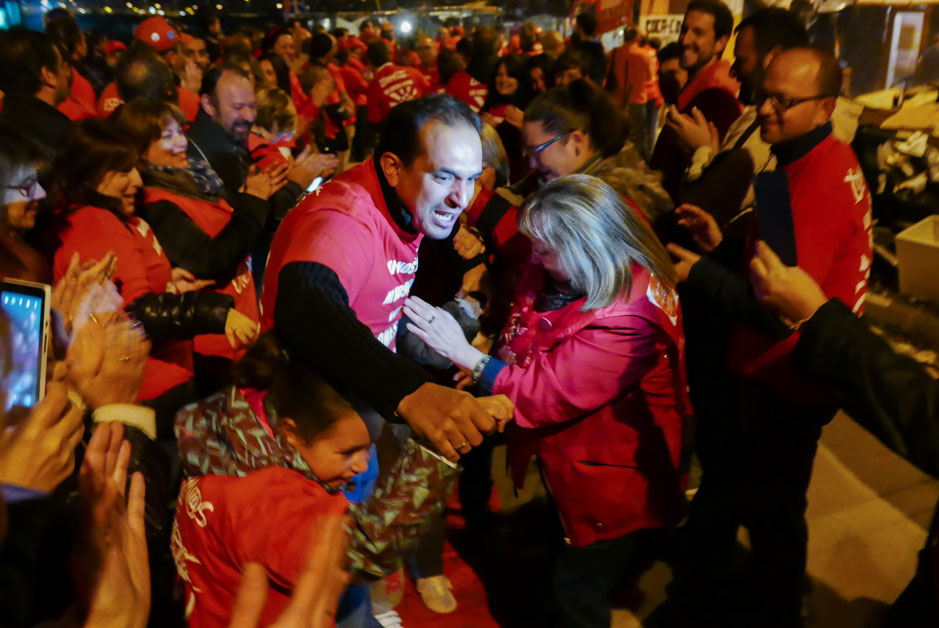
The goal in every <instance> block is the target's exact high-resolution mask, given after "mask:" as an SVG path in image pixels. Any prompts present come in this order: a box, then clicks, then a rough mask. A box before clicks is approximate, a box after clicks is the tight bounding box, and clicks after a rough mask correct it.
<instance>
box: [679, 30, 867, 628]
mask: <svg viewBox="0 0 939 628" xmlns="http://www.w3.org/2000/svg"><path fill="white" fill-rule="evenodd" d="M840 86H841V70H840V68H839V66H838V62H837V60H836V59H835V58H834V57H833V56H832V55H830V54H828V53H826V52H822V51H819V50H816V49H812V48H794V49H791V50H788V51H785V52H781V53H779V54H778V55H777V56H776V57H775V59H773V61H772V62H771V63H770V65H769V67H768V68H767V70H766V75H765V78H764V79H763V81H762V86H761V89H760V90H759V91H758V92H757V94H755V97H754V102H755V103H756V107H757V110H756V111H757V115H758V118H759V124H760V137H761V138H762V139H763V141H765V142H767V143H768V144H770V145H771V150H772V152H773V155H774V157H775V159H776V162H777V165H776V171H775V172H764V173H761V174H760V175H759V176H758V177H757V181H756V184H755V189H756V190H757V194H756V203H757V210H756V217H755V218H754V221H753V225H752V226H751V228H750V231H749V233H748V236H747V240H746V244H745V251H746V253H745V254H744V256H743V258H744V259H743V260H740V259H739V258H738V259H737V260H730V261H731V263H730V266H729V268H733V269H735V270H736V269H743V268H749V262H750V259H751V258H752V257H753V252H754V245H755V240H756V239H757V238H759V239H763V240H766V241H767V242H769V243H770V245H771V246H772V247H774V248H775V249H776V250H777V253H779V254H780V256H781V257H782V256H784V255H785V256H789V257H790V259H789V260H786V263H787V264H789V265H796V264H797V265H798V266H800V267H801V268H802V269H803V270H804V271H806V272H807V273H808V274H809V275H811V276H812V277H813V279H815V281H816V282H818V283H819V285H820V286H821V288H822V290H823V292H824V293H825V295H826V296H827V297H828V298H837V299H840V300H841V301H842V302H844V304H845V305H847V306H848V308H850V309H851V310H852V311H854V312H855V313H857V312H859V311H860V309H861V307H862V304H863V302H864V296H865V293H866V289H867V279H868V277H869V274H870V265H871V259H872V251H871V231H870V229H871V199H870V194H869V193H868V189H867V185H866V183H865V181H864V176H863V174H862V172H861V168H860V166H859V164H858V161H857V158H856V156H855V155H854V151H853V150H852V149H851V147H850V146H848V145H847V144H845V143H843V142H841V141H839V140H837V139H836V138H835V137H833V135H832V125H831V115H832V112H833V111H834V108H835V99H836V97H837V94H838V91H839V89H840ZM678 213H679V214H680V215H681V216H682V221H683V223H684V224H685V225H686V226H687V227H688V228H689V229H690V230H691V232H692V234H693V235H694V237H695V240H696V241H697V243H698V244H699V246H700V247H701V248H702V249H704V250H707V251H711V250H713V249H714V248H715V247H716V246H717V245H719V244H720V243H721V241H722V238H723V236H722V233H721V231H720V229H719V227H718V226H717V223H716V222H715V221H714V219H713V218H712V217H711V216H710V215H708V214H706V213H704V212H701V211H700V210H697V209H696V208H689V207H688V206H685V207H683V208H679V210H678ZM669 250H670V251H671V252H672V253H673V254H674V255H675V256H676V257H677V258H678V260H679V261H678V263H677V265H676V268H677V270H678V274H679V277H680V280H681V279H683V280H684V289H685V291H686V292H688V291H690V292H693V293H694V294H696V295H699V298H701V299H704V300H706V301H707V302H709V303H710V308H709V309H710V312H709V316H711V317H718V318H721V317H723V318H727V319H730V320H731V321H732V324H733V328H732V331H731V338H730V346H729V350H728V356H727V365H728V367H729V370H730V372H731V373H732V375H730V376H728V377H729V378H728V380H727V381H726V382H722V383H723V385H725V386H726V387H728V388H729V389H731V390H733V391H735V392H734V394H735V398H734V399H733V403H732V404H730V405H729V407H728V408H727V410H728V412H731V413H732V415H731V416H732V419H731V421H732V422H731V424H730V425H731V430H730V431H727V432H725V433H724V434H723V438H724V439H725V440H726V441H727V442H729V443H732V446H729V447H726V449H725V450H724V452H725V455H726V456H728V457H729V459H728V460H726V462H725V463H723V464H718V465H717V466H716V470H717V473H714V472H713V471H714V469H715V467H714V465H713V464H712V465H711V471H709V470H707V469H705V474H704V476H703V478H702V483H701V488H700V489H699V491H698V493H697V495H696V496H695V500H694V503H693V504H692V509H691V513H690V516H689V534H690V535H691V538H692V542H691V544H692V545H693V546H696V547H702V548H707V549H706V552H707V553H706V554H705V553H704V552H702V555H701V556H699V558H703V559H704V561H703V562H702V564H703V565H704V566H705V568H706V567H707V566H708V560H710V561H711V562H710V565H712V566H713V565H720V564H721V563H723V564H725V565H726V563H727V562H728V561H727V557H728V555H729V554H730V553H732V552H733V551H734V545H735V543H736V534H737V527H738V525H740V524H741V523H743V524H745V525H746V526H747V528H748V530H749V532H750V545H751V549H752V570H753V574H752V577H751V578H750V579H749V582H751V583H752V585H753V596H752V597H751V598H750V599H751V600H752V602H753V608H752V611H753V612H754V613H755V614H756V615H757V617H755V618H753V622H754V623H751V624H748V625H759V626H765V627H776V626H780V627H783V626H784V627H786V628H789V627H792V626H801V625H802V623H801V622H802V595H803V591H804V586H805V581H804V574H805V564H806V546H807V540H808V535H807V528H806V523H805V508H806V490H807V489H808V485H809V479H810V477H811V473H812V463H813V461H814V458H815V451H816V448H817V441H818V438H819V437H820V436H821V431H822V427H823V426H824V425H825V424H827V423H828V422H829V421H830V420H831V419H832V418H833V417H834V415H835V413H836V411H837V406H836V405H835V403H834V402H833V401H832V400H831V399H830V398H829V397H827V395H825V394H824V393H823V392H822V391H821V390H820V389H818V388H817V387H816V386H815V385H814V384H813V383H812V382H811V381H809V380H808V379H806V378H805V377H804V376H802V375H801V374H799V373H798V372H797V371H796V369H795V368H794V366H793V364H792V363H791V362H790V357H789V353H790V351H791V350H792V347H793V346H794V345H795V343H796V341H797V340H798V337H799V334H798V333H794V332H797V330H798V327H799V326H800V325H801V322H802V321H788V320H784V319H780V318H779V317H778V316H776V315H775V314H774V313H772V312H771V311H769V310H768V309H765V308H764V307H763V306H761V305H760V304H759V303H758V302H757V301H756V299H755V297H754V296H753V293H752V291H750V290H749V287H748V286H747V285H746V280H745V279H744V278H742V277H740V276H738V275H736V274H735V273H734V271H733V270H729V269H728V268H725V267H723V266H721V265H720V264H719V263H718V262H716V261H715V258H716V257H720V256H719V255H718V256H712V257H711V258H708V259H702V258H701V257H700V256H698V255H697V254H694V253H692V252H690V251H688V250H685V249H683V248H681V247H679V246H676V245H674V244H670V245H669ZM725 259H728V258H726V257H725ZM741 262H742V263H741ZM682 299H683V300H684V294H683V296H682ZM683 305H684V304H683ZM689 344H690V343H689ZM691 385H692V392H693V393H694V392H695V391H694V388H693V387H694V385H695V384H694V382H691ZM693 403H694V398H693ZM712 409H713V408H712ZM712 453H713V452H712ZM712 461H713V458H712ZM703 516H709V517H710V519H709V520H706V521H705V520H702V518H701V517H703ZM701 577H702V575H701V574H700V573H698V574H697V578H698V579H699V580H700V578H701ZM712 577H713V575H712ZM709 581H712V580H709Z"/></svg>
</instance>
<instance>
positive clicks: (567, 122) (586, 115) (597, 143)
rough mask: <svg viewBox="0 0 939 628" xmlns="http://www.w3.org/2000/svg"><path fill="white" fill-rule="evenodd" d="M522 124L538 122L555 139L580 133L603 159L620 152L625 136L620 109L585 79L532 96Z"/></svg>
mask: <svg viewBox="0 0 939 628" xmlns="http://www.w3.org/2000/svg"><path fill="white" fill-rule="evenodd" d="M525 122H540V123H541V124H542V126H544V128H545V130H547V131H549V132H551V133H554V134H555V135H564V134H567V133H572V132H574V131H578V130H579V131H583V132H584V133H586V134H587V135H588V136H589V140H590V143H591V145H593V147H594V148H596V149H597V151H598V152H599V153H600V154H602V155H603V156H604V157H609V156H611V155H615V154H616V153H618V152H619V151H620V150H622V148H623V145H624V144H625V143H626V138H627V136H628V135H629V123H628V121H627V119H626V116H625V114H624V113H623V111H622V109H621V108H619V107H618V106H617V105H616V104H615V103H614V102H613V100H612V99H611V98H610V96H609V95H608V93H607V92H606V91H605V90H603V89H601V88H600V87H597V86H596V85H594V84H593V83H591V82H590V81H587V80H585V79H577V80H574V81H571V82H570V83H568V84H567V85H564V86H561V87H552V88H551V89H549V90H548V91H546V92H544V93H542V94H539V95H537V96H535V98H534V100H532V101H531V104H530V105H528V107H527V108H526V109H525Z"/></svg>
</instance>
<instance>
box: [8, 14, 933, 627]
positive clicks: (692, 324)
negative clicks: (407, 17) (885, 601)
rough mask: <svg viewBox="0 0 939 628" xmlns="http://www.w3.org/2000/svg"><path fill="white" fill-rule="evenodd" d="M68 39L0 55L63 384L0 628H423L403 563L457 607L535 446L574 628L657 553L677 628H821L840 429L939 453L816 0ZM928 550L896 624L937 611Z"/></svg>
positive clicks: (11, 134) (27, 237)
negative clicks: (791, 5)
mask: <svg viewBox="0 0 939 628" xmlns="http://www.w3.org/2000/svg"><path fill="white" fill-rule="evenodd" d="M44 24H45V32H36V31H29V30H24V29H14V30H11V31H6V32H2V33H0V91H2V95H3V99H2V111H0V185H2V190H3V191H2V203H0V243H2V248H0V276H2V277H3V278H12V279H18V280H25V281H30V282H36V283H41V284H50V285H53V286H54V288H53V290H52V308H53V315H52V320H51V330H52V342H50V346H49V360H50V366H49V368H48V384H47V386H46V393H45V396H44V398H43V399H42V400H41V401H39V402H38V403H37V404H36V405H34V406H33V407H32V408H20V407H18V408H10V409H8V408H7V404H6V403H5V402H4V403H3V404H2V415H0V416H2V418H3V420H2V423H0V425H2V428H3V431H2V433H0V486H2V489H3V490H2V503H3V504H4V505H5V506H4V507H2V508H0V515H2V516H0V616H2V618H3V619H2V621H0V623H3V624H4V625H10V626H32V625H35V624H37V623H41V622H44V621H55V620H59V619H61V620H62V621H70V622H72V623H74V624H76V625H84V626H96V627H97V626H105V625H107V626H111V625H113V626H145V625H152V626H177V625H187V624H188V625H191V626H194V627H200V626H245V627H247V626H252V627H253V626H267V625H271V626H311V625H312V626H330V625H334V624H335V625H337V626H347V627H352V626H356V627H358V626H375V625H382V626H386V627H387V626H400V625H401V620H400V618H399V617H397V615H396V614H395V613H394V611H381V612H379V611H378V610H376V611H375V612H373V609H372V607H371V602H370V588H369V586H368V583H369V582H370V581H374V580H376V579H380V578H384V577H388V576H389V575H391V574H394V573H395V572H396V570H398V569H399V568H400V566H401V565H402V563H406V564H407V565H408V568H409V570H410V572H411V575H412V576H413V578H414V579H415V583H416V587H417V589H418V591H419V592H420V595H421V598H422V600H423V601H424V603H425V604H426V606H427V607H428V608H430V609H431V610H432V611H435V612H437V613H451V612H454V611H455V610H456V609H457V608H458V600H457V597H458V595H459V591H458V590H457V591H454V590H453V585H452V584H451V583H450V582H449V580H448V579H447V577H446V574H445V573H444V564H443V559H442V555H443V548H444V539H445V536H446V525H445V522H444V516H443V514H444V510H445V507H446V505H447V503H448V501H449V500H450V496H451V493H453V492H454V491H458V493H459V498H460V502H461V509H462V514H463V517H464V519H465V521H466V525H467V530H469V531H470V532H471V533H479V538H480V539H485V535H484V531H485V530H486V529H487V527H489V526H492V525H493V520H494V518H495V515H494V514H493V513H492V512H491V511H490V510H489V506H488V502H489V498H490V495H491V491H492V478H491V473H490V470H491V468H492V464H493V457H492V450H493V446H494V445H495V444H497V443H505V444H506V445H507V459H508V465H509V469H510V475H511V478H512V480H513V482H514V483H515V485H516V486H517V487H521V486H522V485H523V484H524V482H525V479H526V477H529V476H530V475H531V474H530V473H529V465H530V464H531V461H532V459H534V460H535V461H536V463H537V468H538V471H539V473H540V476H541V479H542V481H543V482H544V485H545V486H546V488H547V490H548V494H549V499H550V503H551V506H552V508H553V510H554V511H555V512H556V515H557V520H559V522H560V528H561V529H563V533H562V534H559V535H558V538H557V540H556V541H557V547H558V549H557V555H556V558H555V565H554V570H553V574H552V577H551V581H552V585H553V586H552V587H551V589H550V590H549V591H544V597H545V598H546V599H548V600H549V603H550V605H551V608H552V614H551V617H552V618H553V621H554V622H555V625H559V626H576V627H594V626H597V627H601V626H609V625H610V621H611V612H612V606H611V602H610V600H609V597H610V593H611V592H612V591H613V590H614V588H615V587H616V586H617V585H618V584H619V582H620V579H621V577H622V574H623V573H624V572H625V571H626V570H627V568H629V567H630V566H634V565H635V563H636V561H637V560H640V559H639V558H637V557H639V556H641V555H642V554H643V551H644V550H645V549H646V548H647V547H648V546H650V545H651V546H655V547H665V548H667V549H666V550H663V555H665V556H667V557H668V560H669V562H670V564H671V567H672V570H673V573H674V580H673V582H672V584H671V585H670V588H669V596H668V600H667V601H666V603H665V604H663V605H662V606H661V607H659V608H658V609H657V610H656V612H655V613H654V615H653V616H652V617H650V618H649V625H659V626H663V627H679V626H685V625H689V626H690V625H722V626H734V625H740V626H761V627H774V626H779V627H785V628H791V627H794V626H801V625H803V620H804V611H803V598H804V594H805V590H806V579H805V568H806V548H807V530H806V523H805V510H806V491H807V488H808V484H809V480H810V476H811V471H812V464H813V460H814V457H815V452H816V447H817V442H818V439H819V437H820V435H821V430H822V428H823V427H824V425H825V424H827V423H828V422H829V421H831V419H832V418H833V417H834V415H835V413H836V411H837V410H838V408H839V407H844V408H845V409H847V410H848V411H849V412H850V413H851V415H852V416H853V417H854V418H855V419H856V420H858V421H860V422H862V423H863V424H865V425H867V426H868V427H869V428H870V429H871V430H872V431H874V432H875V433H876V434H877V435H878V436H879V437H881V438H882V439H883V440H884V441H885V442H887V443H888V445H890V446H891V447H893V448H895V449H896V450H898V451H900V452H901V453H903V454H905V455H907V456H909V457H910V458H911V459H912V460H913V461H914V462H915V463H916V464H918V465H920V466H921V467H922V468H924V469H926V470H927V471H929V472H932V473H937V472H939V463H937V461H939V454H937V451H939V448H937V447H936V443H937V442H939V434H937V429H939V422H937V419H939V408H937V403H936V400H937V395H936V391H937V385H936V383H935V381H934V380H932V379H931V378H930V377H929V376H928V375H927V374H926V373H925V372H924V371H922V369H920V368H919V367H918V365H917V364H916V363H914V362H912V361H911V360H908V359H906V358H903V357H900V356H897V355H895V354H894V353H893V352H892V351H891V350H890V349H889V347H888V346H887V345H886V344H885V343H884V342H883V341H882V340H880V339H879V338H877V337H876V335H874V334H873V333H872V332H871V331H870V330H869V329H868V328H867V327H866V326H865V323H864V322H863V321H862V320H861V319H859V318H858V314H859V313H860V312H861V310H862V307H863V302H864V297H865V294H866V290H867V282H868V279H869V277H870V268H871V263H872V258H873V251H872V240H871V226H872V217H871V197H870V194H869V192H868V187H867V183H866V182H865V179H864V175H863V174H862V172H861V169H860V167H859V165H858V162H857V159H856V157H855V155H854V153H853V151H852V149H851V148H850V146H849V144H848V143H847V142H850V138H851V136H852V135H853V132H854V128H855V127H856V122H855V121H854V120H852V119H851V118H850V115H849V114H848V113H847V112H846V111H845V107H843V106H842V105H841V104H840V103H839V97H840V95H841V92H842V73H841V68H840V67H839V64H838V62H837V60H836V59H835V58H834V57H832V56H831V55H830V54H829V53H827V52H824V51H822V50H820V49H818V48H814V47H812V45H811V42H810V41H809V37H808V35H807V33H806V30H805V27H804V24H803V23H802V22H801V20H800V19H799V18H798V17H797V16H796V15H795V14H794V13H790V12H787V11H785V10H783V9H777V8H767V9H761V10H759V11H757V12H755V13H752V14H750V15H747V16H745V17H744V18H743V20H742V21H740V22H739V23H738V24H737V25H736V27H735V26H734V20H733V16H732V15H731V12H730V10H729V9H728V8H727V6H726V5H724V4H723V3H722V2H720V0H692V1H691V2H690V3H689V4H688V8H687V11H686V13H685V17H684V22H683V26H682V30H681V36H680V38H679V41H678V42H676V43H673V44H669V45H667V46H664V47H661V49H659V48H660V46H659V44H658V42H656V41H655V40H650V39H648V38H647V37H645V35H644V34H643V33H641V32H639V31H638V30H637V29H635V28H632V27H628V28H627V29H626V30H625V33H624V42H625V43H624V44H623V45H622V46H621V47H619V48H616V49H614V50H611V51H606V50H605V49H604V47H603V44H602V43H601V42H600V41H599V39H598V38H597V32H596V31H597V22H596V18H595V16H594V14H593V13H581V14H580V15H578V16H577V17H576V27H575V29H574V33H573V35H572V36H571V37H570V39H569V40H565V39H564V38H563V37H562V36H561V35H560V34H559V33H557V32H543V31H541V30H540V29H539V28H538V27H537V26H535V25H534V24H532V23H530V22H526V23H525V24H524V25H522V27H521V29H520V30H519V32H518V33H517V34H515V35H513V36H511V37H508V38H507V37H505V35H504V34H503V33H502V32H500V31H499V30H497V29H495V28H493V27H488V26H479V27H475V28H474V29H470V30H469V31H464V29H463V28H462V27H460V26H452V27H444V26H441V27H440V29H439V31H438V32H437V33H435V34H433V35H431V34H429V33H425V32H423V31H419V32H418V33H417V34H416V35H415V36H411V37H407V38H405V39H402V40H399V39H398V38H397V36H396V33H395V32H394V27H393V25H392V24H391V23H390V22H388V21H384V22H381V23H379V22H377V21H375V20H372V19H364V20H362V21H361V22H360V24H359V26H358V32H357V33H350V32H348V30H347V29H345V28H337V29H335V30H333V31H327V30H326V29H324V28H322V27H317V28H314V29H313V30H312V31H311V30H307V28H306V26H307V25H305V24H304V22H303V21H302V20H293V21H291V22H290V23H289V24H287V25H285V26H281V27H275V28H271V29H269V30H267V31H264V30H263V29H260V28H257V27H256V26H254V25H251V24H248V25H244V26H242V27H239V28H238V30H237V31H236V32H234V33H231V34H228V35H225V34H224V33H222V31H221V25H220V22H219V19H218V17H217V16H211V17H210V18H209V19H207V20H206V28H205V30H204V31H198V32H197V31H190V30H187V29H186V28H184V27H183V26H182V25H179V24H174V23H172V22H170V21H167V20H166V19H165V18H163V17H159V16H153V17H149V18H147V19H145V20H143V21H142V22H141V23H140V24H139V26H138V27H137V28H136V30H135V31H134V39H133V41H131V42H121V41H108V40H106V39H105V38H102V37H99V36H95V37H91V34H88V35H86V34H85V33H84V32H82V30H81V29H80V28H79V25H78V23H77V22H76V20H75V17H74V16H73V15H72V14H71V13H70V12H69V11H68V10H66V9H53V10H50V11H49V12H48V13H46V15H45V19H44ZM732 38H733V41H734V47H733V51H732V52H733V55H732V56H733V58H734V60H733V61H732V62H731V61H728V60H725V57H730V56H731V55H730V54H729V52H730V51H725V49H726V48H727V46H728V43H729V42H730V41H731V39H732ZM14 324H15V321H12V320H9V319H8V317H7V316H6V315H4V314H3V312H2V311H0V381H3V380H4V378H6V376H7V374H8V373H9V372H10V370H11V369H12V368H13V367H14V366H15V365H14V364H13V363H12V358H11V352H10V351H9V344H10V342H11V338H12V333H13V331H14V330H13V329H12V328H11V326H12V325H14ZM6 389H7V387H6V385H2V386H0V400H2V399H3V398H4V396H5V394H6V392H7V390H6ZM692 456H694V458H695V459H696V460H697V461H698V464H700V468H701V482H700V486H699V487H698V490H697V492H696V493H695V494H694V497H693V499H691V500H690V502H689V500H688V498H687V496H686V492H685V489H686V488H687V478H688V472H689V466H690V462H689V460H690V459H691V458H692ZM457 487H458V488H457ZM741 525H743V526H745V527H746V528H747V530H748V532H749V546H750V557H749V561H748V563H747V567H746V568H747V570H748V571H747V576H746V577H745V578H743V579H741V580H740V581H739V582H742V583H746V591H745V592H743V594H741V592H740V591H737V592H734V593H733V595H731V592H730V591H728V587H726V586H725V584H726V583H727V582H729V581H730V580H729V579H728V574H729V572H730V571H731V570H732V569H735V568H737V565H738V563H737V561H736V560H735V557H736V556H737V555H738V554H739V551H740V547H739V545H738V541H737V533H738V528H739V527H740V526H741ZM937 532H939V530H936V529H934V530H933V534H932V535H931V537H930V538H931V540H930V542H929V543H930V544H929V545H928V546H927V548H926V549H925V550H924V552H923V554H922V556H921V564H920V568H919V570H918V571H917V575H916V577H915V579H914V581H913V582H912V583H911V585H910V587H909V588H908V589H907V590H906V591H905V592H904V594H903V596H902V597H901V599H900V600H898V602H897V604H895V605H894V607H893V608H892V609H891V612H890V615H889V618H888V624H889V625H890V626H897V627H900V626H902V627H905V628H916V627H918V626H935V625H937V621H939V619H937V618H939V613H937V602H936V600H937V595H936V593H937V585H939V577H937V575H936V574H937V573H939V572H937V571H936V567H937V566H939V551H937V549H936V547H937V545H936V538H937ZM482 542H483V543H484V541H482ZM447 621H449V620H447V619H444V618H441V623H445V622H447ZM655 622H658V623H655Z"/></svg>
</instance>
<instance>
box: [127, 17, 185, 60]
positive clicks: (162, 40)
mask: <svg viewBox="0 0 939 628" xmlns="http://www.w3.org/2000/svg"><path fill="white" fill-rule="evenodd" d="M134 37H135V38H137V39H139V40H140V41H145V42H147V43H148V44H150V45H151V46H153V47H154V48H156V50H157V52H163V51H165V50H167V49H168V48H169V47H171V46H173V45H174V44H176V43H178V42H179V33H177V32H176V30H175V29H174V28H173V27H172V26H170V24H169V22H167V21H166V19H165V18H164V17H162V16H160V15H154V16H153V17H148V18H147V19H145V20H144V21H143V22H141V23H140V26H138V27H137V30H135V31H134Z"/></svg>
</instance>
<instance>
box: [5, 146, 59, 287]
mask: <svg viewBox="0 0 939 628" xmlns="http://www.w3.org/2000/svg"><path fill="white" fill-rule="evenodd" d="M41 162H42V153H40V152H39V150H38V149H37V148H35V147H34V146H33V145H32V144H30V143H29V141H28V140H27V139H26V138H24V137H22V136H20V135H19V134H17V133H16V132H15V131H12V130H9V129H0V195H2V201H0V277H9V278H12V279H22V280H24V281H36V282H39V283H51V282H52V269H51V268H50V267H49V264H48V262H47V261H46V260H45V258H44V257H43V256H42V255H40V254H39V252H38V251H36V250H35V249H34V248H33V247H32V246H31V245H30V244H29V243H28V241H27V240H28V238H29V234H30V232H31V231H32V230H33V228H34V227H35V226H36V216H37V213H38V209H39V202H40V201H41V200H43V199H44V198H46V191H45V190H44V189H43V187H42V185H40V183H39V180H38V178H37V177H38V172H37V169H38V166H39V164H40V163H41Z"/></svg>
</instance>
